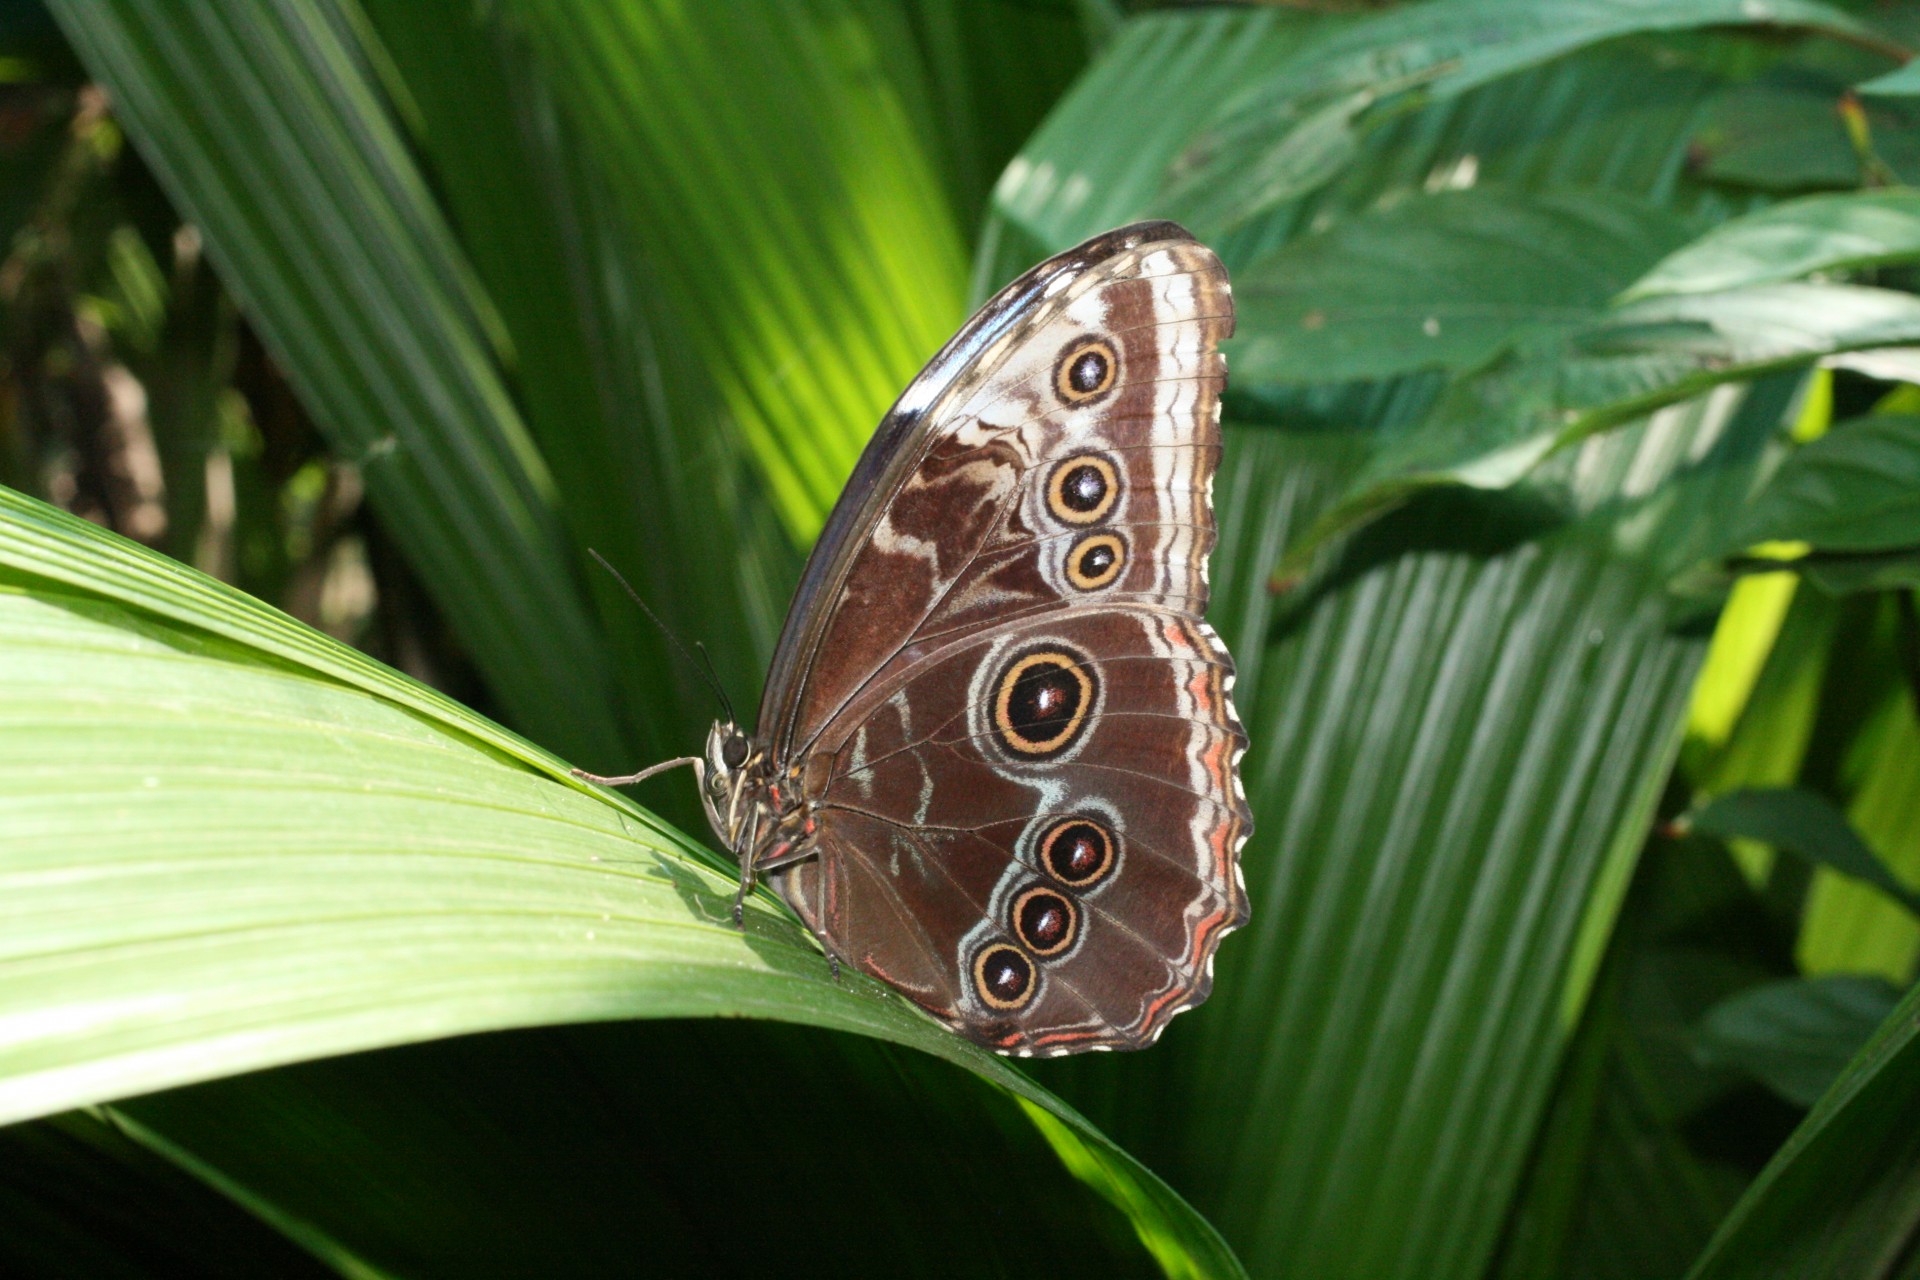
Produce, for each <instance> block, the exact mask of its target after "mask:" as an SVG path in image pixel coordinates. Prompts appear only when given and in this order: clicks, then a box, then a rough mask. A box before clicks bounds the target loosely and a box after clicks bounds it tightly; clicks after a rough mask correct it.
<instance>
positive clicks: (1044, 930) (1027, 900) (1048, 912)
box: [1013, 885, 1080, 956]
mask: <svg viewBox="0 0 1920 1280" xmlns="http://www.w3.org/2000/svg"><path fill="white" fill-rule="evenodd" d="M1013 932H1014V936H1015V937H1017V938H1019V939H1020V941H1021V942H1023V943H1025V944H1026V946H1027V949H1028V950H1029V951H1031V952H1033V954H1035V955H1036V956H1057V955H1059V954H1060V953H1061V952H1063V951H1065V950H1067V949H1068V948H1069V947H1071V946H1073V943H1074V939H1075V938H1076V937H1078V936H1079V933H1080V913H1079V912H1078V911H1077V910H1076V909H1075V908H1074V905H1073V903H1071V902H1069V901H1068V900H1067V898H1066V896H1065V895H1063V894H1061V893H1058V892H1056V891H1055V890H1052V889H1049V888H1046V887H1045V886H1044V885H1035V886H1034V887H1033V888H1031V889H1028V890H1027V891H1026V892H1024V893H1022V894H1021V895H1020V896H1019V897H1018V898H1015V899H1014V900H1013Z"/></svg>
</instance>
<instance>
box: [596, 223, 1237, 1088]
mask: <svg viewBox="0 0 1920 1280" xmlns="http://www.w3.org/2000/svg"><path fill="white" fill-rule="evenodd" d="M1232 332H1233V299H1232V294H1231V290H1230V287H1229V285H1228V283H1227V276H1226V271H1225V269H1224V268H1222V267H1221V265H1220V261H1219V259H1218V258H1216V257H1215V256H1214V255H1213V253H1212V252H1211V251H1210V250H1208V249H1207V248H1205V247H1204V246H1203V245H1201V244H1199V243H1198V242H1196V241H1195V240H1194V239H1193V237H1192V236H1190V235H1188V234H1187V232H1186V231H1184V230H1183V229H1181V228H1180V227H1178V226H1176V225H1174V224H1173V223H1170V222H1142V223H1137V224H1135V225H1133V226H1129V227H1122V228H1120V229H1119V230H1117V231H1110V232H1108V233H1106V234H1105V235H1101V236H1096V237H1094V238H1093V239H1091V240H1089V241H1087V242H1086V243H1085V244H1083V245H1081V246H1079V247H1078V248H1076V249H1072V250H1070V251H1068V252H1066V253H1063V254H1061V255H1059V256H1058V257H1055V258H1050V259H1048V260H1047V261H1046V262H1043V263H1041V264H1040V265H1039V266H1037V267H1035V268H1034V269H1033V270H1031V271H1029V272H1027V273H1026V274H1025V275H1023V276H1021V277H1020V278H1019V279H1018V280H1015V281H1014V282H1013V283H1012V284H1010V285H1008V286H1007V287H1006V288H1005V289H1003V290H1001V291H1000V293H999V294H998V295H997V296H996V297H994V299H993V300H992V301H990V302H989V303H987V305H986V306H985V307H983V308H981V310H980V311H979V313H978V314H976V315H975V316H974V317H973V318H972V319H971V320H969V321H968V322H967V323H966V325H965V327H963V328H962V329H961V330H960V332H959V333H958V334H956V335H955V336H954V338H953V340H952V341H951V342H949V343H947V345H946V346H945V347H944V348H943V349H942V350H941V351H940V353H939V354H938V355H936V356H935V357H934V358H933V360H932V361H931V362H930V363H929V364H928V365H927V367H926V368H925V369H924V370H922V371H921V373H920V376H919V377H917V378H915V379H914V381H913V383H912V384H911V385H910V386H908V388H907V390H906V392H905V394H903V395H902V396H901V397H900V399H899V401H898V403H896V404H895V405H894V406H893V409H892V410H891V411H890V412H889V413H888V414H887V416H886V417H885V418H884V419H883V420H882V421H881V423H880V429H879V430H878V431H877V432H875V433H874V437H873V440H872V441H871V442H870V443H869V444H868V445H867V449H866V452H865V453H864V454H862V455H861V458H860V462H859V465H858V466H857V467H855V469H854V472H853V477H852V479H850V480H849V481H848V482H847V487H846V491H845V492H844V493H842V494H841V496H840V501H839V503H838V504H837V505H836V506H835V507H834V509H833V514H832V516H831V517H830V518H829V519H828V521H827V526H826V530H825V532H824V533H822V534H821V537H820V541H819V544H818V546H816V547H815V548H814V552H813V556H812V558H811V559H810V560H809V561H808V562H807V568H806V573H805V575H804V576H803V577H802V578H801V581H800V588H799V591H798V592H797V593H796V594H795V596H794V600H793V605H792V607H791V609H790V610H789V612H788V614H787V622H786V628H785V630H784V631H783V632H782V634H781V637H780V645H779V648H778V649H777V650H776V652H775V654H774V658H773V668H772V671H771V672H770V673H769V675H768V678H767V685H766V692H765V696H764V697H763V698H762V700H761V704H760V722H759V731H758V732H757V733H755V734H752V735H749V734H747V733H745V732H744V731H742V730H741V729H740V728H739V727H738V726H737V725H735V724H733V723H731V722H730V721H729V722H726V723H718V724H715V725H714V727H713V731H712V732H711V733H710V734H709V735H708V738H707V754H706V758H705V759H704V760H702V759H700V758H698V757H686V758H684V759H681V760H674V761H669V762H667V763H666V764H664V765H658V766H655V768H654V769H649V770H646V771H644V772H642V773H639V774H635V775H633V776H632V777H630V778H599V777H595V776H594V775H589V774H582V775H581V776H583V777H588V778H592V780H594V781H597V782H605V783H615V784H620V783H626V782H632V781H637V780H639V779H640V778H643V777H646V776H649V775H650V774H652V773H654V772H657V771H658V770H659V769H663V768H669V767H672V766H673V765H677V764H692V765H693V766H694V768H695V769H696V770H697V771H698V772H699V774H700V784H701V785H700V791H701V798H702V799H703V800H704V801H705V804H706V810H707V817H708V819H709V820H710V821H711V822H712V824H713V829H714V832H715V833H716V834H717V835H718V836H719V838H720V839H721V841H722V842H724V843H725V845H726V846H727V848H728V849H730V850H732V851H733V852H734V854H735V855H736V856H737V857H738V858H739V860H740V893H741V895H742V897H744V895H745V894H746V892H747V891H748V890H749V889H750V888H751V887H752V886H753V884H754V883H755V881H756V880H757V879H759V878H760V877H762V876H764V877H766V878H767V880H768V881H769V882H770V883H771V884H773V885H774V886H775V887H776V888H778V889H779V891H780V893H781V894H782V895H783V896H784V897H785V898H786V900H787V902H788V903H790V904H791V905H792V907H793V909H794V910H795V911H796V912H798V913H799V915H800V918H801V919H802V920H804V921H805V922H806V923H807V925H808V926H809V927H810V928H811V929H812V930H813V932H814V934H815V935H816V936H817V937H818V938H819V939H820V943H821V945H822V946H823V947H825V948H826V950H827V953H828V954H829V955H830V956H834V957H837V958H839V959H843V960H845V961H846V962H848V963H851V964H854V965H857V966H858V967H859V968H860V969H862V970H864V971H865V972H867V973H869V974H872V975H873V976H874V977H876V978H878V979H880V980H881V981H882V982H885V983H887V984H888V985H890V986H892V987H893V988H894V989H896V990H898V991H899V992H900V993H901V994H902V995H904V996H906V997H907V998H908V999H909V1000H912V1001H913V1002H914V1003H915V1004H917V1005H919V1006H920V1007H921V1008H923V1009H925V1010H926V1011H927V1012H928V1013H930V1014H932V1015H933V1016H934V1017H936V1018H938V1019H939V1020H940V1021H941V1022H943V1023H945V1024H946V1025H947V1026H949V1027H951V1028H952V1029H954V1030H955V1031H958V1032H960V1033H961V1034H962V1035H965V1036H967V1037H969V1038H970V1039H973V1040H976V1041H978V1042H979V1043H981V1044H983V1045H986V1046H987V1047H989V1048H991V1049H995V1050H998V1051H1000V1052H1002V1053H1016V1054H1021V1055H1028V1054H1039V1055H1055V1054H1063V1053H1072V1052H1075V1051H1078V1050H1083V1049H1116V1048H1118V1049H1135V1048H1141V1047H1143V1046H1145V1045H1148V1044H1151V1043H1152V1042H1153V1041H1154V1040H1155V1039H1156V1038H1158V1036H1159V1034H1160V1032H1161V1031H1162V1030H1163V1029H1164V1028H1165V1026H1166V1024H1167V1020H1168V1019H1170V1018H1171V1017H1172V1016H1173V1015H1174V1014H1176V1013H1179V1012H1180V1011H1181V1010H1183V1009H1189V1008H1192V1007H1193V1006H1194V1005H1197V1004H1199V1003H1200V1002H1201V1001H1202V1000H1204V999H1206V997H1207V993H1208V990H1209V989H1210V987H1211V986H1212V982H1213V955H1214V950H1215V948H1216V947H1218V946H1219V943H1220V939H1221V938H1222V937H1223V936H1224V935H1225V934H1227V933H1228V932H1229V931H1230V930H1232V929H1235V928H1237V927H1238V926H1240V925H1241V924H1243V923H1245V921H1246V919H1247V903H1246V892H1245V889H1244V887H1243V885H1242V882H1241V877H1240V869H1239V853H1240V846H1241V845H1242V844H1243V843H1245V841H1246V838H1247V834H1248V832H1249V831H1250V830H1251V827H1252V818H1251V815H1250V814H1249V813H1248V811H1247V804H1246V799H1245V796H1244V794H1243V792H1242V790H1241V786H1240V779H1239V774H1238V766H1239V761H1240V756H1241V754H1242V752H1243V751H1244V750H1245V748H1246V734H1245V733H1244V732H1243V731H1242V730H1241V727H1240V721H1239V718H1238V717H1237V716H1236V715H1235V713H1234V709H1233V702H1232V699H1231V697H1230V694H1231V691H1232V688H1233V661H1232V659H1231V658H1230V657H1229V656H1228V654H1227V651H1226V648H1225V647H1224V646H1223V645H1222V644H1221V643H1220V640H1219V637H1217V636H1216V635H1215V634H1214V633H1213V631H1212V630H1211V629H1210V628H1209V627H1208V626H1207V625H1206V623H1205V622H1203V621H1201V615H1202V614H1203V613H1204V612H1205V610H1206V604H1207V557H1208V555H1209V554H1210V553H1211V552H1212V550H1213V544H1214V540H1215V533H1214V520H1213V502H1212V487H1213V474H1214V469H1215V467H1216V466H1217V465H1218V462H1219V457H1220V425H1219V423H1220V392H1221V389H1222V387H1223V386H1224V385H1225V382H1226V367H1225V362H1224V359H1223V358H1222V357H1221V355H1220V354H1219V352H1218V351H1217V350H1216V347H1217V344H1218V343H1219V341H1220V340H1221V339H1223V338H1225V337H1228V336H1229V335H1230V334H1231V333H1232ZM739 910H740V900H739V899H736V902H735V918H736V919H738V918H739Z"/></svg>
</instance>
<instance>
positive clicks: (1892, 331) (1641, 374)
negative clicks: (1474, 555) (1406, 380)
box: [1283, 284, 1920, 572]
mask: <svg viewBox="0 0 1920 1280" xmlns="http://www.w3.org/2000/svg"><path fill="white" fill-rule="evenodd" d="M1916 340H1920V300H1916V299H1915V298H1914V296H1913V295H1911V294H1907V293H1900V292H1896V291H1894V290H1891V289H1870V288H1864V287H1860V286H1853V285H1810V284H1777V285H1755V286H1752V287H1750V288H1744V289H1729V290H1725V291H1723V292H1719V293H1704V294H1674V295H1668V296H1663V297H1653V298H1643V299H1641V300H1640V301H1638V302H1632V303H1628V304H1626V305H1625V306H1622V307H1619V308H1617V309H1616V310H1614V311H1613V312H1612V313H1611V314H1609V315H1607V316H1605V317H1604V318H1602V319H1600V320H1599V321H1597V322H1595V323H1593V324H1592V325H1589V326H1587V327H1585V328H1582V329H1578V330H1575V331H1574V332H1572V333H1570V334H1568V335H1566V336H1564V337H1561V338H1557V339H1556V338H1553V337H1547V338H1543V339H1542V340H1541V341H1539V342H1538V343H1531V342H1530V343H1526V344H1523V346H1522V350H1521V351H1520V352H1519V353H1518V354H1517V355H1516V356H1515V357H1513V359H1512V360H1511V361H1510V363H1509V364H1508V366H1507V367H1505V368H1502V369H1496V370H1494V371H1492V372H1489V373H1487V374H1485V375H1482V376H1480V377H1477V378H1472V379H1468V380H1467V381H1465V382H1462V383H1460V384H1457V385H1456V386H1455V387H1454V388H1453V389H1452V390H1451V391H1450V392H1449V393H1448V395H1447V396H1446V398H1445V399H1444V401H1443V402H1442V403H1441V404H1440V406H1439V407H1438V408H1437V409H1436V410H1435V413H1434V417H1433V419H1432V420H1430V421H1429V422H1428V423H1427V424H1425V426H1424V427H1423V429H1422V430H1420V431H1416V432H1409V433H1406V434H1405V435H1404V436H1403V437H1402V438H1401V439H1400V440H1399V441H1397V442H1396V443H1394V444H1393V445H1392V446H1390V447H1388V448H1385V449H1382V450H1381V451H1380V452H1379V453H1378V454H1376V455H1375V456H1374V458H1373V459H1372V461H1371V462H1370V464H1369V465H1368V467H1367V468H1366V469H1365V471H1363V472H1362V473H1361V474H1360V475H1359V476H1358V477H1356V479H1355V481H1354V484H1353V486H1352V487H1351V489H1350V490H1349V491H1348V493H1347V494H1346V495H1345V497H1344V498H1343V499H1342V500H1341V501H1340V502H1339V503H1338V504H1337V505H1335V506H1334V507H1333V508H1331V509H1330V510H1329V511H1328V512H1327V513H1325V514H1324V515H1323V516H1322V517H1321V519H1320V520H1319V521H1318V522H1317V523H1316V524H1315V526H1314V528H1313V529H1312V530H1310V531H1309V532H1308V533H1307V534H1306V535H1305V536H1304V537H1303V538H1302V539H1301V540H1300V542H1299V543H1298V544H1296V545H1295V547H1294V548H1293V549H1292V551H1291V552H1290V553H1289V556H1288V560H1287V562H1286V564H1285V565H1284V566H1283V572H1298V571H1299V569H1300V568H1301V567H1302V566H1303V565H1304V564H1305V563H1306V561H1307V560H1308V559H1309V558H1310V557H1311V555H1313V554H1314V553H1315V552H1317V551H1318V550H1319V548H1320V547H1321V546H1322V545H1324V543H1325V542H1326V540H1327V539H1329V538H1331V537H1333V536H1334V535H1335V534H1337V533H1340V532H1342V531H1344V530H1347V529H1350V528H1352V527H1353V526H1354V525H1356V524H1358V523H1361V522H1363V521H1365V520H1367V519H1370V518H1372V517H1373V516H1376V515H1377V514H1379V513H1380V512H1381V511H1383V510H1388V509H1390V508H1392V507H1393V506H1395V505H1397V504H1398V503H1400V502H1403V501H1405V500H1406V498H1407V496H1408V494H1410V493H1413V492H1417V491H1419V490H1421V489H1424V488H1429V487H1432V486H1436V485H1449V484H1459V485H1467V486H1470V487H1473V488H1484V489H1503V488H1506V487H1508V486H1510V485H1512V484H1514V483H1516V482H1517V481H1518V480H1520V479H1521V478H1522V477H1523V476H1526V475H1527V474H1528V473H1530V472H1531V471H1533V469H1534V468H1536V467H1538V466H1539V465H1540V463H1541V461H1542V460H1544V459H1545V458H1547V457H1548V456H1550V455H1552V454H1554V453H1556V452H1559V451H1560V450H1563V449H1565V448H1567V447H1568V446H1570V445H1572V444H1574V443H1576V442H1577V441H1580V440H1584V439H1586V438H1588V437H1590V436H1594V435H1597V434H1599V433H1601V432H1605V431H1610V430H1613V429H1614V428H1616V427H1618V426H1619V425H1620V424H1621V423H1624V422H1631V421H1633V420H1635V419H1637V418H1640V417H1643V416H1645V415H1646V414H1649V413H1652V412H1654V411H1655V410H1658V409H1661V408H1664V407H1666V406H1668V405H1672V404H1676V403H1678V402H1680V401H1682V400H1685V399H1688V398H1689V397H1692V396H1696V395H1699V394H1700V393H1702V392H1704V391H1708V390H1710V389H1712V388H1713V387H1716V386H1723V385H1725V384H1727V383H1730V382H1743V381H1749V380H1751V379H1753V378H1755V377H1758V376H1760V375H1762V374H1765V373H1769V372H1773V371H1777V370H1783V369H1792V368H1796V367H1801V366H1804V365H1807V364H1810V363H1812V362H1813V361H1814V360H1816V359H1818V358H1820V357H1821V356H1825V355H1829V354H1832V353H1834V352H1837V351H1845V350H1851V349H1856V348H1865V347H1877V346H1888V345H1893V344H1898V343H1902V342H1912V341H1916Z"/></svg>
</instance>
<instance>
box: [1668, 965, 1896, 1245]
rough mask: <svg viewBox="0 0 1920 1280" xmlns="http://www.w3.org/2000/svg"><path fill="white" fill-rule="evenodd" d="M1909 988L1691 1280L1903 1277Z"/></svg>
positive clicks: (1739, 1209)
mask: <svg viewBox="0 0 1920 1280" xmlns="http://www.w3.org/2000/svg"><path fill="white" fill-rule="evenodd" d="M1916 1171H1920V988H1916V989H1914V990H1912V991H1909V992H1908V993H1907V997H1906V999H1904V1000H1902V1001H1901V1002H1900V1007H1899V1008H1898V1009H1896V1010H1895V1011H1894V1012H1893V1015H1892V1016H1891V1017H1889V1018H1888V1019H1887V1020H1886V1022H1884V1023H1883V1024H1882V1025H1881V1027H1880V1030H1879V1031H1878V1033H1876V1034H1875V1036H1874V1038H1873V1041H1872V1043H1870V1044H1869V1045H1868V1046H1867V1047H1866V1048H1865V1049H1864V1050H1862V1051H1861V1053H1860V1055H1859V1057H1857V1058H1856V1059H1854V1061H1853V1062H1852V1063H1851V1064H1850V1065H1849V1066H1848V1068H1847V1070H1846V1071H1845V1073H1843V1074H1842V1075H1841V1077H1840V1079H1839V1081H1838V1082H1836V1083H1835V1084H1834V1086H1833V1088H1832V1089H1830V1090H1828V1091H1827V1093H1826V1094H1825V1095H1824V1096H1823V1097H1822V1098H1821V1099H1820V1101H1819V1103H1818V1104H1817V1105H1816V1106H1815V1107H1814V1109H1813V1114H1811V1115H1809V1116H1808V1117H1807V1118H1806V1121H1805V1122H1804V1123H1802V1124H1801V1126H1800V1127H1799V1128H1798V1129H1796V1130H1795V1131H1794V1133H1793V1136H1792V1137H1791V1138H1789V1139H1788V1140H1787V1143H1786V1145H1785V1146H1784V1147H1782V1148H1781V1150H1780V1152H1779V1154H1778V1155H1776V1156H1774V1158H1773V1159H1772V1161H1770V1162H1769V1163H1768V1165H1767V1167H1766V1169H1765V1170H1764V1171H1763V1172H1762V1173H1761V1175H1760V1177H1759V1179H1758V1180H1756V1181H1755V1183H1754V1185H1753V1187H1752V1189H1751V1190H1749V1191H1748V1192H1747V1194H1746V1196H1745V1197H1744V1198H1743V1199H1742V1200H1741V1201H1740V1204H1739V1205H1738V1206H1737V1207H1736V1208H1735V1209H1734V1211H1733V1213H1732V1215H1731V1216H1730V1217H1728V1219H1727V1221H1726V1222H1725V1223H1724V1224H1723V1225H1722V1226H1721V1228H1720V1230H1719V1232H1718V1233H1716V1235H1715V1236H1714V1239H1713V1243H1712V1244H1711V1245H1710V1246H1709V1247H1708V1249H1707V1252H1706V1254H1705V1256H1703V1257H1702V1258H1701V1259H1700V1261H1699V1263H1698V1264H1697V1265H1696V1266H1695V1267H1694V1268H1693V1270H1692V1271H1690V1272H1689V1273H1688V1276H1689V1277H1690V1280H1733V1278H1735V1277H1740V1278H1742V1280H1744V1278H1746V1277H1761V1276H1778V1277H1782V1280H1785V1278H1786V1277H1795V1278H1796V1280H1797V1278H1798V1277H1803V1276H1832V1277H1861V1278H1862V1280H1866V1278H1867V1277H1879V1276H1893V1275H1904V1274H1908V1273H1909V1271H1910V1269H1911V1263H1912V1259H1913V1247H1914V1242H1915V1229H1916V1224H1920V1174H1917V1173H1916Z"/></svg>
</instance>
